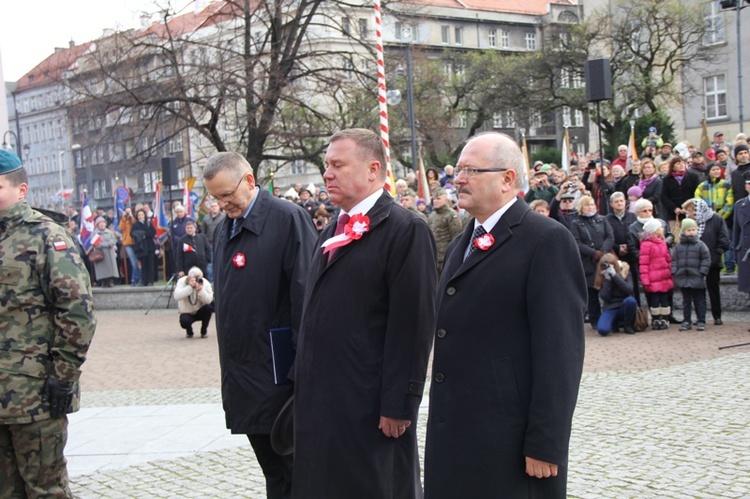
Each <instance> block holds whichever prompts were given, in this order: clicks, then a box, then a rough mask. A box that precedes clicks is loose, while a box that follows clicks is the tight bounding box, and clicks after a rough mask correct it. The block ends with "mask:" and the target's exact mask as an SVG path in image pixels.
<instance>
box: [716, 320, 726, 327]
mask: <svg viewBox="0 0 750 499" xmlns="http://www.w3.org/2000/svg"><path fill="white" fill-rule="evenodd" d="M722 324H724V321H723V320H721V319H714V326H721V325H722Z"/></svg>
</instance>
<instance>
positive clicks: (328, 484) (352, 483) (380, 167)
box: [292, 129, 554, 499]
mask: <svg viewBox="0 0 750 499" xmlns="http://www.w3.org/2000/svg"><path fill="white" fill-rule="evenodd" d="M325 165H326V172H325V174H324V175H323V179H324V180H325V182H326V187H327V189H328V192H329V194H330V196H331V199H332V200H333V202H334V203H336V204H337V205H339V207H340V208H341V212H340V214H339V217H338V223H331V224H329V225H328V226H327V227H326V228H325V229H324V230H323V231H322V233H321V236H320V240H319V242H320V243H322V246H325V247H321V244H319V245H318V248H317V249H316V252H315V254H314V256H313V262H312V268H311V271H310V276H309V279H308V283H307V290H306V292H305V306H304V315H303V318H302V326H301V329H300V335H299V343H298V344H297V358H296V361H295V390H294V453H295V456H294V483H293V491H292V496H293V497H295V498H304V499H315V498H320V499H330V498H357V499H367V498H372V499H382V498H386V497H387V498H404V499H408V498H417V497H421V496H422V487H421V483H420V479H419V459H418V451H417V432H416V423H417V413H418V409H419V403H420V401H421V400H422V394H423V391H424V383H425V375H426V371H427V362H428V358H429V353H430V347H431V344H432V336H433V334H434V331H435V329H434V328H435V303H434V299H435V289H436V286H437V270H436V269H437V251H436V248H435V241H434V240H433V237H432V234H431V232H430V229H429V227H428V226H427V223H426V222H425V221H424V220H422V219H420V218H419V217H417V215H415V214H414V213H411V212H410V211H408V210H406V209H405V208H403V207H401V206H399V205H397V204H396V203H394V202H393V200H392V199H391V197H390V196H389V195H388V194H387V193H386V192H385V191H384V190H383V185H384V183H385V173H386V171H385V148H384V147H383V145H382V142H381V140H380V138H379V137H378V135H377V134H375V133H374V132H372V131H370V130H364V129H351V130H342V131H340V132H338V133H336V134H334V135H333V136H332V137H331V139H330V144H329V146H328V150H327V152H326V156H325ZM553 223H554V222H553ZM334 229H340V230H337V231H336V232H341V233H340V234H336V232H334Z"/></svg>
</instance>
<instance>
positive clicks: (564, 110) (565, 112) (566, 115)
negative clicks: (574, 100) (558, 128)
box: [562, 106, 571, 127]
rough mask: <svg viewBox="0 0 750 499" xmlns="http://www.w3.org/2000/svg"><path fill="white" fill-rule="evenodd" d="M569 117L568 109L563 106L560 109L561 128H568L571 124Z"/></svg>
mask: <svg viewBox="0 0 750 499" xmlns="http://www.w3.org/2000/svg"><path fill="white" fill-rule="evenodd" d="M570 115H571V112H570V108H569V107H568V106H563V108H562V121H563V126H565V127H569V126H570V124H571V119H570V117H571V116H570Z"/></svg>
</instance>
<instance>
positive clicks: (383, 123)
mask: <svg viewBox="0 0 750 499" xmlns="http://www.w3.org/2000/svg"><path fill="white" fill-rule="evenodd" d="M374 1H375V47H376V52H377V56H378V107H379V109H380V139H381V140H382V141H383V145H384V146H385V162H386V176H385V188H386V189H387V190H388V191H390V193H391V195H395V194H396V182H395V180H394V178H393V170H392V169H391V145H390V139H389V136H388V102H387V101H386V96H385V94H386V87H385V62H384V58H383V19H382V13H381V11H380V0H374Z"/></svg>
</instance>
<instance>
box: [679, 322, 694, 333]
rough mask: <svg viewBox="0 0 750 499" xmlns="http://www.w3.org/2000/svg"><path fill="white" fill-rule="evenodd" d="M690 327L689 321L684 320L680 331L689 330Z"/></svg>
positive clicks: (691, 327)
mask: <svg viewBox="0 0 750 499" xmlns="http://www.w3.org/2000/svg"><path fill="white" fill-rule="evenodd" d="M691 329H693V326H692V325H690V321H685V322H683V323H682V326H680V331H690V330H691Z"/></svg>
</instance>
